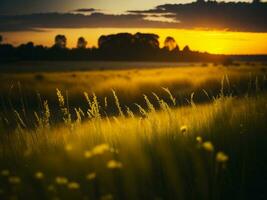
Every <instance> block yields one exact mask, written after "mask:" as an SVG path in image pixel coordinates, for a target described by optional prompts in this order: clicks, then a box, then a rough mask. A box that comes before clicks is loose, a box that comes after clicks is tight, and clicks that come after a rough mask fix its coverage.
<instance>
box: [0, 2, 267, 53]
mask: <svg viewBox="0 0 267 200" xmlns="http://www.w3.org/2000/svg"><path fill="white" fill-rule="evenodd" d="M190 2H191V1H190V0H189V1H188V0H164V1H162V0H146V1H144V0H75V1H74V0H24V1H22V0H1V1H0V34H1V35H3V36H4V42H8V43H12V44H14V45H19V44H21V43H25V42H27V41H32V42H34V43H35V44H43V45H46V46H51V45H52V44H53V41H54V36H55V35H56V34H65V35H66V36H67V39H68V47H75V46H76V41H77V38H78V37H80V36H84V37H85V38H86V39H87V40H88V43H89V46H90V47H91V46H97V39H98V37H99V36H100V35H102V34H105V35H106V34H111V33H118V32H130V33H135V32H138V31H139V32H153V33H156V34H158V35H159V36H160V41H161V44H162V42H163V41H164V39H165V37H166V36H173V37H174V38H175V39H176V41H177V43H178V45H179V46H180V48H183V47H184V46H185V45H189V46H190V47H191V49H193V50H199V51H207V52H210V53H223V54H263V53H267V45H266V41H267V25H266V19H267V3H263V4H261V5H256V6H255V5H253V6H252V4H246V5H245V6H239V5H236V4H233V5H232V4H220V5H218V4H216V5H215V4H212V5H211V6H212V7H209V6H203V5H199V4H196V3H195V4H186V3H190ZM226 2H229V1H226ZM247 2H249V1H247ZM170 4H173V5H170ZM174 4H177V5H174ZM181 4H186V5H181ZM244 7H245V8H244Z"/></svg>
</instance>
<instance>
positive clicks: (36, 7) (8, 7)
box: [0, 0, 249, 14]
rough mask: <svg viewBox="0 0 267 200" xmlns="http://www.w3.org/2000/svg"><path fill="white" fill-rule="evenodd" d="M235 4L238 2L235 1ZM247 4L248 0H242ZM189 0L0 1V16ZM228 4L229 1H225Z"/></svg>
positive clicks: (142, 7)
mask: <svg viewBox="0 0 267 200" xmlns="http://www.w3.org/2000/svg"><path fill="white" fill-rule="evenodd" d="M235 1H236V2H237V1H239V0H235ZM242 1H244V2H249V0H242ZM189 2H192V1H191V0H1V1H0V14H29V13H38V12H67V11H71V10H75V9H79V8H96V9H101V10H103V11H105V12H110V13H122V12H124V11H127V10H145V9H150V8H153V7H155V6H157V5H161V4H166V3H189ZM226 2H229V0H226Z"/></svg>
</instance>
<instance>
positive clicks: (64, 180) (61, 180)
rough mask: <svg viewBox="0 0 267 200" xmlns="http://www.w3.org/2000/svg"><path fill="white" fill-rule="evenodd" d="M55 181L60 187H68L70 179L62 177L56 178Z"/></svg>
mask: <svg viewBox="0 0 267 200" xmlns="http://www.w3.org/2000/svg"><path fill="white" fill-rule="evenodd" d="M55 181H56V183H57V184H58V185H66V184H67V183H68V179H67V178H66V177H62V176H58V177H56V179H55Z"/></svg>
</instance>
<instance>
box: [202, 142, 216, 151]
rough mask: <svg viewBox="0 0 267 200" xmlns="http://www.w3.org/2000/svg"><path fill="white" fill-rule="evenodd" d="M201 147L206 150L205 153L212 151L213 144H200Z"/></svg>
mask: <svg viewBox="0 0 267 200" xmlns="http://www.w3.org/2000/svg"><path fill="white" fill-rule="evenodd" d="M202 147H203V148H204V149H205V150H206V151H213V150H214V147H213V144H212V143H211V142H210V141H207V142H204V143H203V144H202Z"/></svg>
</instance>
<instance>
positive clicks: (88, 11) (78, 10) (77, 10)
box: [73, 8, 100, 13]
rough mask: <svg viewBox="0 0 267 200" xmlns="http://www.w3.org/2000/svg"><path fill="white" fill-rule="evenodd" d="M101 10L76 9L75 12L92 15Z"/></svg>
mask: <svg viewBox="0 0 267 200" xmlns="http://www.w3.org/2000/svg"><path fill="white" fill-rule="evenodd" d="M99 11H100V10H99V9H95V8H80V9H76V10H73V12H77V13H92V12H99Z"/></svg>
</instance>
